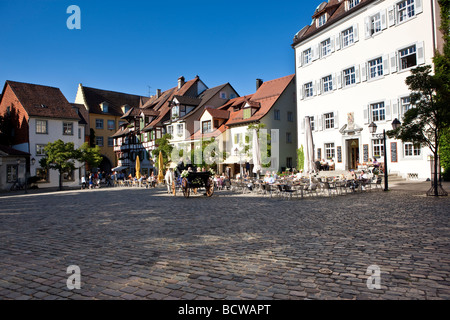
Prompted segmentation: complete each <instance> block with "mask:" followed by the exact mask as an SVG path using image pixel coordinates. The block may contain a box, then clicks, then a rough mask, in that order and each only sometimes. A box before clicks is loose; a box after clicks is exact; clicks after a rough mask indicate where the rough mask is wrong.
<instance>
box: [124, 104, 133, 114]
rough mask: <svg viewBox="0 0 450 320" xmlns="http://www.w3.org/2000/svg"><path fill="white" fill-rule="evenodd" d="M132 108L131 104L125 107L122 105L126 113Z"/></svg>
mask: <svg viewBox="0 0 450 320" xmlns="http://www.w3.org/2000/svg"><path fill="white" fill-rule="evenodd" d="M130 109H131V107H130V106H129V105H127V104H126V105H124V106H123V107H122V112H123V113H124V114H125V113H127V112H128V111H130Z"/></svg>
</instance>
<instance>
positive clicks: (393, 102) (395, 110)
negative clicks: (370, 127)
mask: <svg viewBox="0 0 450 320" xmlns="http://www.w3.org/2000/svg"><path fill="white" fill-rule="evenodd" d="M391 106H392V118H394V119H398V118H399V117H400V115H399V113H400V112H399V110H398V106H399V104H398V99H394V100H391Z"/></svg>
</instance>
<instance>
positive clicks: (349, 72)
mask: <svg viewBox="0 0 450 320" xmlns="http://www.w3.org/2000/svg"><path fill="white" fill-rule="evenodd" d="M355 84H356V67H355V66H352V67H350V68H347V69H344V70H343V71H342V86H343V87H349V86H352V85H355Z"/></svg>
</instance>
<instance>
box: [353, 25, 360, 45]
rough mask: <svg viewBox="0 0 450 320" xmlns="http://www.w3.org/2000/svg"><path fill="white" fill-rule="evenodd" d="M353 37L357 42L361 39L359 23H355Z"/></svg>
mask: <svg viewBox="0 0 450 320" xmlns="http://www.w3.org/2000/svg"><path fill="white" fill-rule="evenodd" d="M353 39H354V41H355V42H357V41H359V30H358V24H357V23H356V24H354V25H353Z"/></svg>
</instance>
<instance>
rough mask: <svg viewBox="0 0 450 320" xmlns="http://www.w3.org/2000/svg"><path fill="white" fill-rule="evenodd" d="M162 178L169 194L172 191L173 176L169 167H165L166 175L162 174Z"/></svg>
mask: <svg viewBox="0 0 450 320" xmlns="http://www.w3.org/2000/svg"><path fill="white" fill-rule="evenodd" d="M164 180H165V181H166V186H167V193H169V194H170V193H171V191H172V182H173V176H172V171H171V170H170V169H169V168H167V170H166V175H165V176H164Z"/></svg>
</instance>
